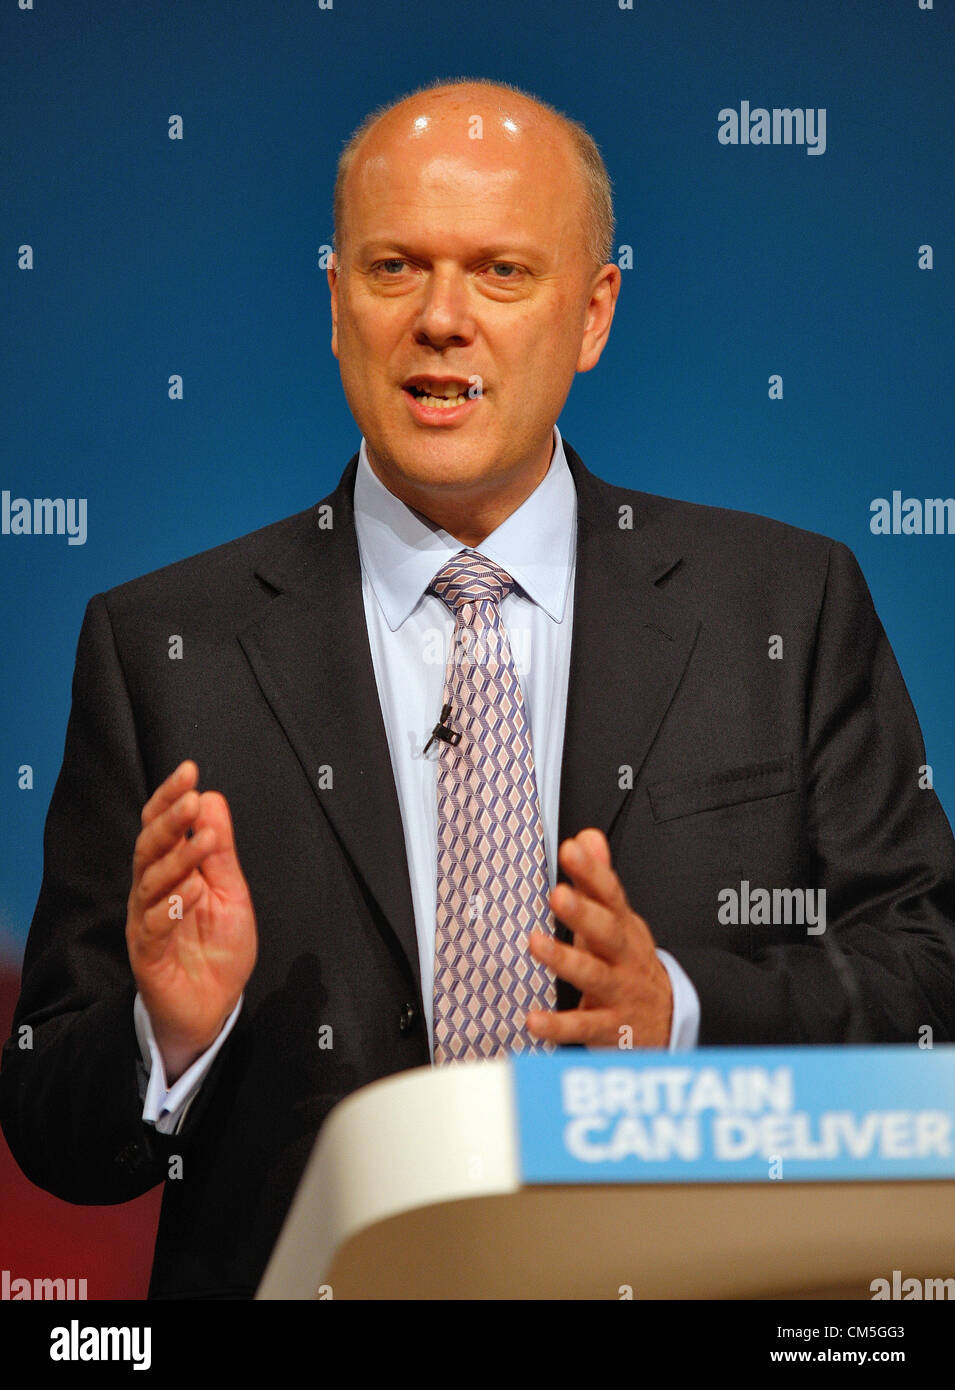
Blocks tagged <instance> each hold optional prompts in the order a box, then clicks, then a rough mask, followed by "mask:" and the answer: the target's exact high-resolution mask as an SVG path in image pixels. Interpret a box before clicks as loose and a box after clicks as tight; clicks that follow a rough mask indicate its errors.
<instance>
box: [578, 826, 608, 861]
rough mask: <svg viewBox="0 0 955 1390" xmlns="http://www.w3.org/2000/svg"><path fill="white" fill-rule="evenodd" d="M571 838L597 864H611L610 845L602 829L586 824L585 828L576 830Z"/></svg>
mask: <svg viewBox="0 0 955 1390" xmlns="http://www.w3.org/2000/svg"><path fill="white" fill-rule="evenodd" d="M573 838H574V839H575V840H576V841H577V843H578V844H579V845H581V846H582V847H583V848H584V849H585V850H587V852H588V853H589V854H590V855H592V856H593V858H594V859H596V860H597V862H598V864H612V862H613V860H612V859H611V856H610V845H609V843H608V842H607V837H606V835H605V834H604V833H603V831H602V830H597V829H596V827H595V826H588V827H587V829H586V830H578V831H577V834H576V835H575V836H574V837H573Z"/></svg>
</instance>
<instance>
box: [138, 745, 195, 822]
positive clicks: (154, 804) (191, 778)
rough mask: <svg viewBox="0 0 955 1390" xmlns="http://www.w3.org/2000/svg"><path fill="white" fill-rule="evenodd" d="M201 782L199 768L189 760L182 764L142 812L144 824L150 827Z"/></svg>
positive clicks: (163, 783) (153, 795)
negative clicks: (175, 802) (159, 816)
mask: <svg viewBox="0 0 955 1390" xmlns="http://www.w3.org/2000/svg"><path fill="white" fill-rule="evenodd" d="M198 781H199V768H198V767H197V766H196V764H195V763H194V762H193V761H192V759H191V758H187V759H186V760H185V762H181V763H180V764H179V766H178V767H177V768H176V770H175V771H174V772H171V773H170V774H169V776H168V777H167V778H166V780H165V782H160V784H159V786H158V787H157V788H156V790H155V791H154V792H153V794H152V796H151V797H150V798H149V800H148V801H147V802H146V805H145V806H144V807H143V811H142V823H143V825H144V826H146V825H149V824H150V823H151V822H152V821H154V820H155V819H156V817H157V816H158V815H161V814H162V812H163V811H165V810H166V809H167V808H168V807H169V806H171V805H172V804H173V802H174V801H178V799H179V797H180V796H182V794H183V792H186V791H189V790H190V788H192V787H194V786H196V784H197V783H198Z"/></svg>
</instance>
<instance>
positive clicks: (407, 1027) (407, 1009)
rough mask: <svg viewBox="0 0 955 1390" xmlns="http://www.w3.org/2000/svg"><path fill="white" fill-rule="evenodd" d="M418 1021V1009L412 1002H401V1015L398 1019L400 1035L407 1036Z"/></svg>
mask: <svg viewBox="0 0 955 1390" xmlns="http://www.w3.org/2000/svg"><path fill="white" fill-rule="evenodd" d="M417 1022H418V1010H417V1008H416V1007H415V1005H414V1004H402V1006H401V1017H400V1018H399V1019H398V1030H399V1032H400V1033H401V1035H402V1037H405V1038H406V1037H407V1036H408V1034H409V1033H411V1032H413V1031H414V1027H415V1024H416V1023H417Z"/></svg>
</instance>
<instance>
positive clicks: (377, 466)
mask: <svg viewBox="0 0 955 1390" xmlns="http://www.w3.org/2000/svg"><path fill="white" fill-rule="evenodd" d="M601 167H602V166H601V165H600V161H599V156H596V152H595V149H594V148H593V146H592V144H589V143H588V141H587V137H586V136H585V134H584V133H583V132H581V131H579V128H575V127H573V126H571V125H568V124H567V123H566V122H565V121H563V120H562V119H561V118H559V117H557V116H556V115H555V114H554V113H553V112H551V111H550V110H549V108H544V107H541V106H540V105H539V104H536V103H534V102H531V101H529V100H528V99H527V98H524V97H522V96H520V95H519V94H516V93H514V92H510V91H505V90H503V89H500V88H497V87H493V86H482V85H480V84H458V85H454V86H451V87H445V88H439V89H434V90H431V91H428V92H426V93H423V94H420V95H417V96H415V97H413V98H409V99H408V100H406V101H405V102H403V103H400V104H399V105H397V106H396V107H394V108H392V109H391V110H390V111H389V112H387V113H386V114H385V115H384V116H383V117H381V118H379V119H377V120H376V121H375V122H374V123H373V124H371V125H370V126H368V127H367V128H365V129H363V130H362V131H361V132H359V134H358V136H357V137H356V139H355V140H354V141H353V142H352V144H351V146H349V148H348V150H347V151H346V154H345V156H344V158H343V162H342V167H341V174H340V179H339V184H338V187H337V190H336V224H337V225H336V248H337V255H336V265H335V270H334V272H333V273H332V275H331V277H330V286H331V294H332V313H333V325H334V328H333V349H334V351H335V352H336V355H337V356H338V357H339V360H340V364H341V371H342V379H343V384H344V387H345V391H346V395H347V397H348V401H349V405H350V407H351V409H352V412H353V414H354V416H355V418H356V420H357V421H358V424H359V426H360V428H361V431H362V435H363V442H362V448H361V451H360V454H359V455H357V456H356V457H355V458H353V459H352V460H351V462H350V463H349V464H348V466H347V468H346V470H345V473H344V475H343V477H342V479H341V482H340V483H339V485H338V488H337V489H336V490H335V491H334V492H333V493H332V494H331V496H330V497H329V498H327V499H325V501H324V502H323V503H320V504H319V505H318V506H317V507H315V508H311V509H309V510H308V511H306V512H303V513H301V514H300V515H298V516H294V517H291V518H289V519H287V520H285V521H282V522H279V523H277V524H276V525H273V526H269V527H266V528H264V529H263V530H261V531H258V532H255V533H254V534H252V535H250V536H246V537H243V538H242V539H240V540H237V541H233V542H231V543H230V544H228V545H225V546H220V547H218V548H217V549H216V550H213V551H210V552H207V553H206V554H203V555H199V556H196V557H193V558H192V559H189V560H185V561H183V562H181V563H179V564H176V565H172V566H169V567H168V568H166V569H163V570H160V571H158V572H157V573H155V574H152V575H147V576H146V577H144V578H142V579H139V580H135V581H133V582H131V583H129V584H124V585H122V586H120V587H119V588H117V589H115V590H113V591H111V592H110V593H108V594H105V595H98V596H97V597H96V598H94V599H93V600H92V601H91V602H90V604H89V606H88V609H87V612H86V617H85V620H84V624H83V630H82V633H81V636H80V641H79V646H78V652H77V664H76V673H75V679H74V687H73V709H72V713H71V718H70V725H69V730H68V735H67V744H66V751H65V755H64V761H63V768H62V771H61V774H60V777H59V780H58V782H57V785H56V789H55V791H54V795H53V799H52V803H51V807H50V813H49V819H48V823H47V831H46V837H45V864H44V878H43V885H42V888H41V893H40V899H39V902H38V904H37V910H36V914H35V917H34V922H33V926H32V929H31V935H30V941H29V944H28V949H27V956H26V961H25V970H24V984H23V993H22V996H21V1001H20V1005H19V1008H18V1013H17V1019H16V1025H17V1027H19V1026H20V1025H23V1024H26V1025H28V1026H29V1027H31V1028H32V1030H33V1046H32V1048H30V1049H27V1050H23V1049H20V1048H18V1047H17V1046H16V1045H15V1044H10V1045H8V1048H7V1051H6V1056H5V1065H4V1069H3V1072H2V1074H0V1100H2V1116H3V1123H4V1128H5V1132H6V1134H7V1137H8V1140H9V1142H10V1146H11V1148H12V1149H13V1152H14V1153H15V1155H16V1156H17V1158H18V1160H19V1162H20V1163H21V1164H22V1166H23V1167H24V1169H25V1171H26V1172H27V1174H28V1175H29V1176H30V1177H31V1178H32V1179H33V1180H34V1181H36V1182H37V1183H39V1184H40V1185H42V1186H44V1187H48V1188H49V1189H50V1190H51V1191H53V1192H55V1193H58V1194H59V1195H60V1196H63V1197H65V1198H67V1199H69V1200H73V1201H79V1202H117V1201H123V1200H126V1199H128V1198H130V1197H133V1196H135V1195H137V1194H139V1193H141V1192H143V1191H145V1190H147V1189H148V1188H149V1187H151V1186H152V1185H154V1184H155V1183H157V1182H160V1181H163V1180H164V1179H165V1178H167V1176H169V1175H170V1174H172V1175H173V1180H171V1181H168V1182H167V1184H166V1191H165V1196H164V1202H163V1213H162V1220H161V1224H160V1231H159V1237H158V1241H157V1249H156V1258H155V1265H154V1273H153V1284H152V1293H153V1295H154V1296H166V1297H170V1296H193V1297H229V1296H233V1297H248V1296H250V1295H251V1294H252V1293H253V1292H254V1289H255V1286H256V1283H257V1281H258V1279H259V1277H260V1275H261V1272H262V1269H263V1267H264V1264H265V1262H266V1260H267V1258H268V1255H269V1252H270V1250H271V1247H272V1245H273V1243H274V1241H275V1239H276V1236H277V1234H278V1230H279V1227H280V1225H281V1221H282V1218H283V1216H284V1214H285V1212H286V1210H287V1208H288V1204H289V1202H290V1200H291V1196H292V1194H293V1192H294V1189H295V1185H296V1183H297V1181H298V1179H299V1177H300V1175H301V1171H302V1168H303V1165H304V1163H305V1160H306V1158H307V1156H308V1153H309V1151H310V1149H311V1146H312V1144H313V1142H314V1138H315V1135H316V1132H317V1130H318V1128H319V1126H320V1124H321V1123H322V1121H323V1119H324V1117H325V1116H326V1114H327V1113H328V1111H329V1110H330V1109H331V1107H332V1106H333V1105H334V1104H335V1103H336V1102H337V1101H338V1100H339V1099H341V1098H342V1097H343V1096H345V1095H347V1094H348V1093H349V1092H350V1091H353V1090H354V1089H356V1088H357V1087H359V1086H362V1085H364V1084H366V1083H368V1082H370V1081H373V1080H375V1079H377V1078H379V1077H382V1076H386V1075H388V1074H389V1073H393V1072H396V1071H400V1070H402V1069H405V1068H409V1067H414V1066H421V1065H427V1064H428V1062H429V1060H430V1058H431V1046H430V1039H431V1034H432V1007H431V1006H432V999H433V997H434V992H435V989H436V979H435V978H434V977H433V972H432V963H433V955H434V949H435V947H434V927H433V912H434V896H433V884H434V875H433V867H434V856H435V848H434V843H435V842H434V826H433V823H430V822H429V818H428V807H427V806H426V805H425V803H424V799H423V797H422V795H421V793H422V788H427V787H428V786H429V785H430V788H431V794H432V796H433V790H434V780H433V779H434V776H435V772H434V768H433V765H428V764H427V763H426V760H425V759H424V758H423V757H422V744H423V742H424V740H425V739H426V738H427V734H428V732H429V731H430V730H431V728H432V726H433V725H434V724H435V720H436V718H437V716H438V714H439V706H440V697H438V698H437V699H436V698H435V696H437V692H439V691H440V689H441V685H440V671H439V673H438V675H439V679H438V681H437V684H435V683H434V678H433V676H427V677H425V676H424V675H423V674H422V673H423V669H424V667H423V661H422V659H421V658H420V652H421V650H422V648H421V646H420V639H421V637H422V634H423V629H420V628H418V629H416V628H415V627H414V624H415V623H416V622H418V621H419V620H420V619H421V616H422V614H427V613H432V614H436V613H437V612H438V610H439V609H440V606H441V600H440V599H438V598H437V597H436V596H435V595H434V594H433V593H430V592H429V591H428V587H427V586H428V579H429V577H430V574H431V560H433V559H436V560H438V561H444V560H446V559H447V558H448V557H453V556H454V555H455V553H457V552H460V551H461V549H462V548H464V549H465V550H469V551H479V550H480V549H481V547H484V550H485V551H486V552H487V554H488V557H489V559H490V560H491V561H492V563H494V564H496V565H498V566H500V567H501V568H503V569H505V570H506V569H507V568H508V564H510V566H511V570H512V571H516V573H515V574H514V575H513V577H514V578H515V579H516V581H517V585H516V588H515V591H514V592H513V593H510V594H508V596H507V597H506V598H505V599H504V600H503V601H502V603H501V614H502V619H504V621H505V622H507V624H508V626H509V628H510V631H511V635H512V636H516V633H517V630H518V628H519V626H520V623H521V622H527V623H528V624H529V627H528V631H530V632H531V633H532V636H533V642H534V647H533V650H534V662H535V665H534V668H533V669H532V670H530V671H526V672H525V696H526V700H527V705H528V716H529V720H530V724H531V727H532V732H533V745H534V751H535V759H536V762H537V777H538V782H539V785H540V803H541V804H540V811H541V821H542V833H543V839H544V843H545V845H549V846H551V848H550V849H549V850H548V854H547V860H548V864H549V865H550V866H551V867H550V882H551V885H553V882H554V879H555V878H556V877H557V872H556V870H557V865H555V864H554V858H555V855H554V852H553V846H555V845H556V843H557V842H558V841H559V842H560V845H561V848H560V859H559V868H560V871H561V873H560V877H561V880H562V881H561V882H560V883H559V884H557V885H556V887H553V888H552V891H551V893H550V896H549V904H550V907H551V908H552V911H553V916H554V918H555V919H556V921H557V927H558V930H557V935H558V937H559V938H560V939H559V940H555V939H554V938H553V936H552V935H551V933H549V932H548V931H539V930H538V931H532V932H529V933H528V934H527V936H526V938H525V940H524V946H525V948H526V952H527V954H528V955H530V956H532V957H533V958H534V959H535V960H536V961H538V962H539V963H540V964H542V965H543V966H544V967H545V969H546V970H547V971H549V972H550V976H551V977H552V978H553V977H556V979H557V982H558V989H557V1008H556V1009H554V1008H550V1007H546V1006H544V1002H543V1001H542V1000H540V999H539V1000H537V1001H536V1002H537V1005H538V1006H537V1007H536V1008H530V1009H529V1010H528V1013H527V1017H526V1020H523V1021H522V1025H521V1038H522V1040H523V1041H527V1042H530V1041H531V1040H532V1039H536V1040H537V1041H543V1042H548V1043H549V1042H556V1043H563V1044H589V1045H594V1044H596V1045H610V1046H612V1045H619V1044H621V1043H622V1044H624V1045H630V1044H632V1045H636V1046H656V1047H666V1046H680V1045H688V1044H689V1045H692V1044H693V1043H696V1042H700V1043H703V1044H707V1043H730V1044H731V1043H800V1042H817V1043H820V1042H836V1041H841V1040H844V1039H845V1038H846V1037H847V1034H848V1033H849V1031H850V1028H854V1029H855V1036H857V1037H858V1036H861V1035H863V1033H864V1035H865V1036H866V1037H867V1038H868V1039H869V1040H871V1041H898V1042H909V1043H912V1044H913V1045H914V1044H915V1043H916V1042H917V1041H918V1038H919V1035H920V1030H924V1029H926V1028H928V1029H931V1030H932V1031H933V1034H934V1037H935V1039H936V1040H938V1041H941V1040H943V1039H949V1038H952V1037H953V1036H955V931H953V883H955V846H953V842H952V836H951V831H950V829H949V827H948V824H947V822H946V820H945V817H944V815H943V813H942V811H941V809H940V807H939V805H938V802H937V799H936V798H935V795H934V793H933V792H932V791H931V790H927V789H922V788H920V786H919V769H920V767H921V765H922V764H924V762H925V756H924V749H923V747H922V743H921V738H920V734H919V730H918V725H917V721H916V719H915V715H914V712H913V710H912V708H911V705H910V702H909V700H908V696H907V694H906V691H905V688H904V685H903V683H902V680H901V676H900V674H899V671H898V668H897V666H896V664H895V661H894V659H893V656H892V653H891V650H890V648H889V645H888V642H887V640H886V637H885V634H884V632H883V630H882V628H881V625H880V624H879V621H878V619H877V617H876V615H875V613H874V611H873V608H872V604H871V600H870V598H869V595H868V592H867V590H866V586H865V583H864V581H863V579H862V576H861V574H860V572H859V569H858V566H857V565H856V563H855V561H854V560H853V558H852V556H851V554H850V553H849V552H848V551H847V550H846V549H845V547H844V546H842V545H840V544H838V543H835V542H832V541H828V540H826V539H824V538H823V537H819V536H815V535H811V534H809V533H806V532H801V531H797V530H794V529H793V528H790V527H787V526H783V525H781V524H778V523H775V522H770V521H767V520H765V519H762V518H757V517H752V516H747V515H743V514H739V513H732V512H726V511H721V510H718V509H714V508H706V507H697V506H693V505H691V504H688V503H681V502H673V501H669V500H666V499H662V498H657V497H650V496H647V495H645V494H642V493H638V492H634V491H630V490H627V489H623V488H617V487H613V486H610V485H609V484H606V483H604V482H602V481H600V480H599V479H598V478H596V477H594V476H593V475H592V474H591V473H590V472H589V471H588V470H587V469H586V468H585V467H584V465H583V463H582V462H581V460H580V459H579V457H578V456H577V454H576V453H575V452H574V450H573V449H571V448H570V446H569V445H566V444H564V442H563V441H562V440H561V438H560V435H559V432H558V431H557V430H556V428H555V421H556V419H557V417H558V415H559V413H560V410H561V407H562V405H563V402H564V400H565V398H566V395H567V392H568V391H569V388H570V384H571V382H572V379H573V376H574V373H575V372H576V371H585V370H589V369H590V368H591V367H593V366H594V365H595V364H596V362H597V360H598V359H599V356H600V353H601V351H602V348H603V345H604V343H605V342H606V339H607V336H608V334H609V331H610V326H611V322H612V318H613V310H614V304H615V301H616V296H617V292H618V289H619V281H620V277H619V271H618V270H617V268H616V267H615V266H614V265H613V264H611V263H609V244H610V241H609V238H610V234H611V231H612V222H610V221H609V193H608V191H607V185H606V179H605V175H601V172H600V170H601ZM475 387H477V389H474V388H475ZM449 402H450V403H449ZM549 526H552V527H553V531H552V532H548V531H547V528H548V527H549ZM521 528H523V529H521ZM543 533H546V534H543ZM517 538H519V540H520V544H518V539H517ZM562 545H563V546H564V547H565V549H566V553H565V554H563V555H562V554H561V553H560V552H561V546H562ZM535 547H536V548H535ZM550 551H553V552H554V553H553V554H551V553H550ZM481 553H483V551H482V552H481ZM528 553H530V554H532V556H533V559H534V564H533V565H526V566H525V565H523V562H522V557H526V555H527V554H528ZM383 555H387V556H388V557H389V565H388V566H385V567H384V572H376V567H375V566H376V559H377V560H380V559H381V557H382V556H383ZM505 561H507V562H508V564H505ZM409 570H414V571H415V573H414V574H413V575H412V576H411V578H410V579H409V578H408V572H409ZM571 580H572V582H571ZM402 602H403V603H404V609H403V610H402V609H401V603H402ZM428 604H431V605H432V608H431V609H428V608H427V606H426V605H428ZM508 604H509V605H510V607H509V608H508V613H509V614H510V617H508V618H505V612H504V610H505V605H508ZM434 605H437V608H435V607H434ZM427 621H431V619H430V618H428V619H427ZM448 622H450V618H449V619H448ZM409 624H410V625H411V626H410V627H409ZM535 624H536V626H535ZM409 633H410V634H411V637H410V639H409V637H408V634H409ZM443 635H444V638H445V639H447V637H448V630H447V627H445V631H444V634H443ZM175 638H178V639H179V640H180V641H181V644H182V653H181V659H180V660H170V659H169V655H170V641H171V639H175ZM402 641H408V642H410V645H406V646H405V647H402V646H401V645H400V644H401V642H402ZM780 644H781V651H780ZM416 652H417V653H418V656H419V659H418V660H417V661H416V659H415V653H416ZM780 655H781V656H782V659H777V658H778V657H779V656H780ZM396 672H397V673H398V674H399V676H400V679H396V678H395V673H396ZM419 676H421V678H422V682H423V683H422V685H421V690H422V691H425V692H427V695H428V698H427V700H423V701H422V702H421V705H420V707H418V705H416V704H415V700H414V699H412V698H411V697H409V694H408V689H409V686H408V685H407V683H406V678H407V681H409V682H410V683H411V685H412V686H414V682H415V681H416V680H417V679H418V677H419ZM535 681H536V684H535ZM415 689H417V687H415ZM452 718H453V716H452ZM408 735H410V736H411V738H412V748H411V752H410V753H409V752H408V747H407V737H406V736H408ZM429 766H430V770H429ZM200 776H201V778H202V780H203V782H204V783H205V784H206V786H209V787H214V788H216V790H215V791H203V792H202V793H200V792H199V791H198V786H197V783H198V779H199V777H200ZM429 777H430V778H431V779H432V780H431V782H430V784H429V782H428V778H429ZM415 779H417V780H415ZM429 825H430V829H429ZM429 836H430V838H429ZM133 846H135V852H134V860H133V872H132V887H131V888H130V872H129V854H130V850H131V849H132V848H133ZM429 875H430V879H429ZM429 881H430V884H431V886H432V890H431V891H432V895H431V897H430V898H429V896H428V883H429ZM754 893H755V894H757V895H758V894H761V893H764V894H766V895H767V901H768V902H769V903H770V904H771V907H770V909H769V910H767V911H766V912H763V911H758V910H757V911H753V910H751V909H750V903H751V900H752V901H756V899H754V898H753V897H752V895H753V894H754ZM734 895H735V896H734ZM775 895H778V897H777V896H775ZM810 895H815V896H814V897H813V898H812V899H811V898H810ZM822 895H824V896H822ZM744 898H745V900H746V905H745V906H744V905H743V900H744ZM734 901H735V903H736V908H735V909H733V907H732V903H733V902H734ZM810 901H811V902H812V910H811V911H807V910H806V906H807V904H808V903H809V902H810ZM777 907H778V908H779V910H777ZM429 914H430V917H431V921H430V922H429V920H428V918H429Z"/></svg>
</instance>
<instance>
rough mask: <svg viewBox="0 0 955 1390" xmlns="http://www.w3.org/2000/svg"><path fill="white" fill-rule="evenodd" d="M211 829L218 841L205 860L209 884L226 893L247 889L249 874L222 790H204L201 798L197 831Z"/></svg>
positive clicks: (203, 864) (228, 894) (236, 893)
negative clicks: (237, 846)
mask: <svg viewBox="0 0 955 1390" xmlns="http://www.w3.org/2000/svg"><path fill="white" fill-rule="evenodd" d="M204 830H211V831H213V832H214V834H215V843H214V845H213V847H212V849H211V851H208V852H207V853H206V855H205V857H204V859H203V862H202V875H203V878H204V879H205V880H206V882H207V883H208V885H209V887H210V888H211V889H212V890H213V891H214V892H216V893H221V894H223V895H224V896H236V895H238V894H240V893H244V892H245V891H246V882H245V877H244V875H243V873H242V870H241V869H240V867H239V859H238V855H237V854H236V849H235V831H234V829H233V826H232V814H231V812H230V810H229V803H228V802H227V801H226V799H225V797H224V796H223V795H222V793H221V792H203V793H202V795H201V796H200V798H199V815H198V816H197V818H196V832H197V834H198V833H199V832H200V831H204Z"/></svg>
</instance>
